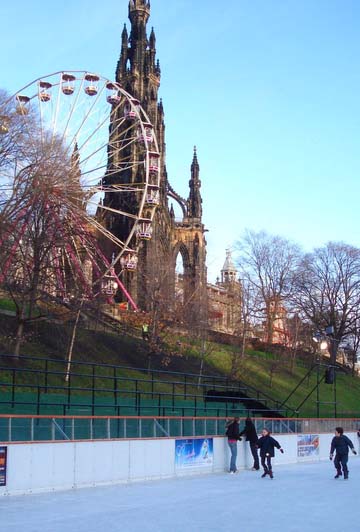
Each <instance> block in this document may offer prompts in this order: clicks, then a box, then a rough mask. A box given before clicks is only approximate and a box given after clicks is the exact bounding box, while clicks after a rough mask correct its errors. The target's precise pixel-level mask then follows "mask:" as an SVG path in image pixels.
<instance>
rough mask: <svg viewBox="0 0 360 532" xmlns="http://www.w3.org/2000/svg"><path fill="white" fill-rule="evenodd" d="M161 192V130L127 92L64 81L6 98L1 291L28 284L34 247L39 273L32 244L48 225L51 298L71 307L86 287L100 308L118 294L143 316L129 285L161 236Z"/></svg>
mask: <svg viewBox="0 0 360 532" xmlns="http://www.w3.org/2000/svg"><path fill="white" fill-rule="evenodd" d="M159 185H160V154H159V149H158V144H157V139H156V137H155V134H154V128H153V126H152V124H151V123H150V121H149V118H148V116H147V115H146V113H145V111H144V110H143V108H142V107H141V105H140V102H139V101H138V100H136V99H135V98H133V97H132V96H131V95H130V94H129V93H128V92H127V91H125V90H124V89H123V88H122V87H121V86H120V84H119V83H116V82H113V81H110V80H108V79H106V78H104V77H102V76H100V75H98V74H94V73H89V72H84V71H66V72H65V71H62V72H56V73H54V74H50V75H46V76H44V77H42V78H39V79H37V80H35V81H33V82H32V83H30V84H28V85H27V86H25V87H24V88H22V89H21V90H20V91H18V92H17V93H16V94H15V95H13V96H12V97H11V98H4V101H3V102H2V101H0V244H1V245H2V246H3V245H4V244H5V243H7V248H6V253H4V252H3V253H2V254H1V257H0V283H1V282H4V280H5V279H6V278H7V277H9V276H10V277H11V276H12V278H17V277H18V278H20V277H21V276H22V277H24V275H25V272H24V271H22V272H20V270H19V267H17V266H16V263H18V260H17V259H18V257H19V253H22V254H24V248H25V246H26V253H27V257H28V259H27V262H28V264H27V267H29V264H30V265H31V264H35V260H36V257H35V252H34V250H31V249H30V248H31V245H30V241H31V240H33V238H34V230H35V229H34V227H35V224H36V223H37V224H39V223H40V222H39V219H40V218H41V216H42V218H41V225H42V229H43V232H44V235H45V236H44V237H43V239H45V240H44V246H45V247H46V249H47V262H46V263H45V270H46V272H47V276H46V277H47V280H46V283H47V285H48V286H47V287H44V289H45V288H46V290H48V291H52V292H53V293H56V294H62V295H64V297H65V295H66V294H67V293H68V292H69V290H70V289H71V285H72V284H74V279H76V280H77V282H78V284H79V283H80V285H81V287H82V291H83V293H85V294H86V296H87V297H89V298H90V297H93V295H94V294H96V293H99V292H101V291H102V292H105V293H106V292H108V293H109V294H111V292H112V291H113V289H112V286H117V287H120V288H122V289H123V291H124V293H125V295H126V297H127V299H128V300H129V301H130V303H131V304H132V305H133V306H134V307H135V303H134V302H133V300H132V298H131V296H130V294H129V293H127V292H126V289H125V287H124V285H123V283H122V282H121V279H120V278H119V277H120V276H121V274H122V272H124V271H130V272H131V271H134V270H135V269H136V267H137V260H138V248H139V245H140V243H141V242H142V241H143V240H149V239H150V238H151V236H152V222H153V218H154V214H155V210H156V207H157V206H158V204H159V201H160V199H159ZM21 247H22V249H20V248H21ZM4 249H5V248H3V250H4ZM23 270H24V268H23ZM70 279H72V281H70Z"/></svg>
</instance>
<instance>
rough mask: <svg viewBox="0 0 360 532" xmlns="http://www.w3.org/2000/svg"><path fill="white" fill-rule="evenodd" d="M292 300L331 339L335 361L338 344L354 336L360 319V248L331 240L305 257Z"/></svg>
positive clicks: (297, 276) (300, 266)
mask: <svg viewBox="0 0 360 532" xmlns="http://www.w3.org/2000/svg"><path fill="white" fill-rule="evenodd" d="M293 301H294V303H295V305H296V306H297V308H298V310H299V313H300V315H301V317H302V318H303V319H304V320H305V321H307V322H309V323H311V324H312V326H313V327H314V329H315V330H316V331H319V332H325V331H327V332H328V334H329V336H330V339H331V350H330V351H331V357H332V361H333V362H335V361H336V353H337V349H338V347H339V345H340V344H341V342H342V341H344V340H345V339H348V338H351V337H355V335H356V331H357V330H358V324H359V318H360V249H358V248H355V247H352V246H350V245H347V244H344V243H342V242H340V243H336V242H329V243H328V244H327V245H326V246H324V247H322V248H318V249H315V250H314V251H313V252H312V253H309V254H307V255H305V256H304V258H303V260H302V261H301V263H300V265H299V268H298V270H297V275H296V290H295V291H294V292H293Z"/></svg>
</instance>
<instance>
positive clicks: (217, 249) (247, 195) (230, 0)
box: [0, 0, 360, 281]
mask: <svg viewBox="0 0 360 532" xmlns="http://www.w3.org/2000/svg"><path fill="white" fill-rule="evenodd" d="M127 8H128V0H117V1H114V0H108V1H107V2H103V3H92V2H88V1H87V2H85V1H83V0H74V1H72V2H70V1H67V0H64V2H63V3H57V4H56V3H55V4H51V5H50V4H46V3H45V4H44V2H40V1H38V0H33V1H32V2H31V3H29V2H25V1H22V0H19V1H17V2H16V3H15V2H12V3H11V2H6V3H5V2H2V3H1V5H0V19H1V21H2V46H1V54H0V72H1V81H0V88H4V89H6V90H8V91H9V92H15V91H17V90H19V89H20V88H21V87H23V86H24V85H26V84H27V83H29V82H30V81H32V80H34V79H36V78H38V77H41V76H44V75H46V74H50V73H52V72H56V71H58V70H70V69H73V70H88V71H94V72H98V73H99V74H101V75H102V76H105V77H108V78H110V79H113V77H114V71H115V67H116V62H117V60H118V56H119V52H120V42H121V31H122V28H123V25H124V23H125V22H126V23H127V27H128V28H129V21H128V19H127ZM359 24H360V2H359V1H358V0H227V1H226V2H220V1H218V0H198V1H194V0H172V1H171V2H170V1H167V0H152V1H151V18H150V21H149V25H148V28H149V31H150V29H151V26H154V29H155V33H156V38H157V43H156V44H157V57H158V59H159V60H160V66H161V69H162V80H161V87H160V92H159V94H160V96H161V97H162V99H163V103H164V108H165V120H166V142H167V168H168V174H169V179H170V182H171V184H172V186H173V187H174V188H175V190H177V192H178V193H179V194H180V195H182V196H187V194H188V188H187V186H188V180H189V177H190V165H191V160H192V154H193V146H194V145H196V146H197V152H198V160H199V164H200V177H201V180H202V195H203V211H204V214H203V218H204V223H205V225H206V227H207V229H208V230H209V232H208V233H207V242H208V271H209V279H210V280H211V281H214V280H215V277H216V275H218V273H219V272H220V269H221V267H222V265H223V263H224V260H225V249H226V248H227V247H233V246H234V244H235V242H236V241H237V240H238V239H239V238H240V237H241V235H242V234H243V231H244V229H245V228H250V229H254V230H256V231H257V230H262V229H265V230H267V231H268V232H270V233H272V234H279V235H281V236H283V237H286V238H288V239H291V240H294V241H295V242H297V243H299V244H300V245H301V246H302V247H303V248H304V250H306V251H307V250H311V249H312V248H313V247H317V246H322V245H323V244H325V243H326V242H328V241H330V240H335V241H345V242H347V243H349V244H353V245H355V246H358V247H360V232H359V218H360V216H359V214H358V210H359V208H358V202H359V197H360V179H359V176H360V157H359V153H360V150H359V142H360V103H359V102H360V68H359V58H360V33H359V29H358V28H359Z"/></svg>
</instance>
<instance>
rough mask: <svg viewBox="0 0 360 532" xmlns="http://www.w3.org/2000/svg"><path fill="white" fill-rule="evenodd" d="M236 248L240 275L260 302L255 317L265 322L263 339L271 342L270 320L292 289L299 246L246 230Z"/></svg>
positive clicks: (271, 326)
mask: <svg viewBox="0 0 360 532" xmlns="http://www.w3.org/2000/svg"><path fill="white" fill-rule="evenodd" d="M238 251H239V260H238V261H239V266H240V269H241V270H242V276H243V277H244V278H245V279H247V280H248V282H249V283H250V284H251V285H252V287H253V288H254V290H255V291H256V292H257V294H258V297H260V298H261V301H262V308H261V313H259V316H258V317H259V318H263V320H264V322H265V340H266V341H267V342H268V343H272V341H273V335H274V323H275V321H276V319H277V317H278V315H279V312H280V311H281V310H282V306H283V305H284V302H286V301H287V300H288V299H289V298H290V295H291V294H292V291H293V288H294V273H295V270H296V267H297V264H298V262H299V259H300V256H301V253H300V248H299V246H298V245H296V244H294V243H292V242H290V241H289V240H286V239H284V238H282V237H280V236H273V235H269V234H268V233H266V232H264V231H261V232H258V233H256V232H254V231H249V230H247V231H246V233H245V235H244V237H243V238H242V240H241V241H240V242H239V243H238Z"/></svg>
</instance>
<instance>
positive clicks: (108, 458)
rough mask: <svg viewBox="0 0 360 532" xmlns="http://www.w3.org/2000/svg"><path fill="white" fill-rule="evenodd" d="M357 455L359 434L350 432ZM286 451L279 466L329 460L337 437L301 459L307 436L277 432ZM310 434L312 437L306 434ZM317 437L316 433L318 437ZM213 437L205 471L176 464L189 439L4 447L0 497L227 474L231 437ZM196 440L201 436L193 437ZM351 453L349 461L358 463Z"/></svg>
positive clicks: (246, 463) (246, 457)
mask: <svg viewBox="0 0 360 532" xmlns="http://www.w3.org/2000/svg"><path fill="white" fill-rule="evenodd" d="M347 435H348V436H349V437H350V438H351V440H352V441H353V443H354V445H355V449H356V450H357V451H358V450H359V449H358V447H359V442H358V437H357V434H356V432H347ZM273 436H274V437H275V438H276V439H277V440H278V441H279V443H280V444H281V446H282V447H283V449H284V454H280V453H279V452H278V451H277V452H276V456H275V459H274V464H275V465H276V466H278V465H281V464H296V463H297V462H304V461H318V460H328V459H329V449H330V443H331V439H332V437H333V433H331V434H319V435H318V439H317V444H316V447H317V449H316V451H314V448H313V449H312V450H311V449H310V452H309V453H308V454H307V453H305V455H302V452H301V450H300V447H301V438H302V435H299V434H279V435H277V434H274V435H273ZM307 436H309V435H307ZM315 436H317V435H315ZM209 438H211V439H212V443H213V452H212V460H211V463H209V465H205V466H204V465H202V466H201V467H198V466H195V467H192V466H188V467H184V468H179V467H177V465H176V459H175V456H176V445H178V444H179V439H180V440H184V441H185V440H187V441H188V440H189V438H177V439H175V438H159V439H136V440H121V441H119V440H110V441H82V442H80V441H59V442H44V443H35V442H34V443H1V442H0V446H5V447H6V448H7V463H6V485H5V486H0V495H3V496H4V495H20V494H26V493H36V492H43V491H56V490H68V489H74V488H81V487H90V486H99V485H110V484H117V483H127V482H135V481H146V480H156V479H164V478H171V477H176V476H184V475H199V474H209V473H223V472H225V471H227V469H228V464H229V450H228V445H227V439H226V438H224V437H209ZM190 439H196V438H190ZM356 458H357V457H355V456H354V457H353V455H352V454H351V453H350V460H351V459H356ZM237 465H238V468H239V469H240V470H241V469H246V468H250V467H251V466H252V457H251V454H250V450H249V446H248V444H247V443H246V442H245V441H241V442H239V443H238V458H237Z"/></svg>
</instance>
